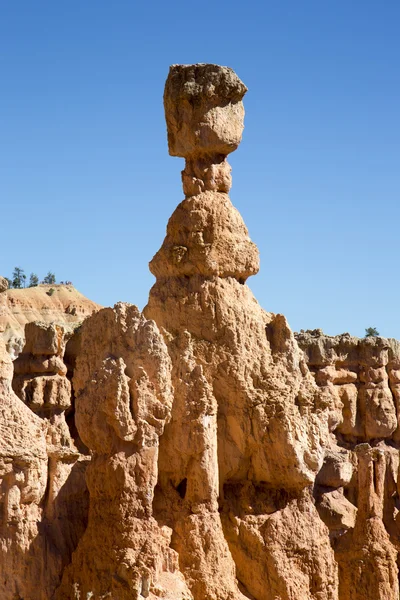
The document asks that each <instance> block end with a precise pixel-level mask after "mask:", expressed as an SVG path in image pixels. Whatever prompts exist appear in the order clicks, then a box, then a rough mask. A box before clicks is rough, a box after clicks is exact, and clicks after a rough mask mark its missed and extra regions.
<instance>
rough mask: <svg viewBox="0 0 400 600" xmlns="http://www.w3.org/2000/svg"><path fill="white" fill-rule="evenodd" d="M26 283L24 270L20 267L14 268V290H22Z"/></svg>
mask: <svg viewBox="0 0 400 600" xmlns="http://www.w3.org/2000/svg"><path fill="white" fill-rule="evenodd" d="M25 282H26V275H25V273H24V270H23V269H21V268H20V267H14V271H13V274H12V286H13V288H16V289H17V290H20V289H21V288H23V287H25Z"/></svg>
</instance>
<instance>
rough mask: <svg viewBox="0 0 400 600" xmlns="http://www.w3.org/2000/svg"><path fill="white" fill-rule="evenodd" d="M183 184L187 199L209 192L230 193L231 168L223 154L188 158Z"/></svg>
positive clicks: (183, 174)
mask: <svg viewBox="0 0 400 600" xmlns="http://www.w3.org/2000/svg"><path fill="white" fill-rule="evenodd" d="M182 184H183V191H184V193H185V196H186V198H190V197H191V196H197V195H198V194H201V193H202V192H208V191H210V192H225V193H228V192H229V190H230V189H231V186H232V177H231V166H230V164H229V163H228V161H227V160H226V156H225V155H223V154H214V155H201V156H195V157H192V158H187V159H186V164H185V169H184V170H183V171H182Z"/></svg>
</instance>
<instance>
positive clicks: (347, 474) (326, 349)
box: [296, 329, 400, 600]
mask: <svg viewBox="0 0 400 600" xmlns="http://www.w3.org/2000/svg"><path fill="white" fill-rule="evenodd" d="M296 338H297V341H298V343H299V345H300V347H301V348H302V349H303V351H304V353H305V356H306V360H307V364H308V367H309V368H310V371H311V372H312V374H313V376H314V378H315V381H316V382H317V384H318V386H319V387H320V389H321V390H322V391H323V392H324V393H325V394H327V395H329V396H331V397H332V398H335V402H336V404H337V407H338V408H339V409H340V411H341V417H340V420H339V422H338V425H337V427H336V429H335V432H334V434H335V441H336V444H337V445H338V447H340V454H339V453H337V452H336V453H334V454H327V455H326V458H325V462H324V466H323V469H322V470H321V471H320V473H319V475H318V477H317V480H316V485H315V497H316V502H317V508H318V511H319V514H320V516H321V518H322V520H323V521H324V522H325V523H326V524H327V525H328V527H329V529H330V532H331V539H332V545H333V547H334V549H335V559H336V561H337V562H338V565H339V582H340V587H339V598H340V600H348V599H349V600H364V599H368V600H369V599H370V598H371V600H372V598H378V599H379V600H381V599H382V600H383V599H384V598H385V599H390V600H397V599H398V598H399V587H398V566H397V565H398V558H397V556H398V550H399V548H400V545H399V543H400V520H399V518H398V513H399V508H400V497H399V490H400V481H399V478H398V471H399V450H398V443H399V427H398V414H399V398H400V395H399V383H400V377H399V374H400V370H399V369H400V344H399V342H397V341H396V340H386V339H384V338H379V337H378V338H374V337H369V338H364V339H362V340H360V339H357V338H354V337H351V336H350V335H349V334H343V335H341V336H336V337H331V336H326V335H324V334H323V333H322V331H321V330H319V329H317V330H314V331H307V332H301V333H300V334H297V335H296Z"/></svg>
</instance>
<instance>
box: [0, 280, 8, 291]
mask: <svg viewBox="0 0 400 600" xmlns="http://www.w3.org/2000/svg"><path fill="white" fill-rule="evenodd" d="M7 289H8V281H7V279H6V278H5V277H1V276H0V294H1V292H5V291H6V290H7Z"/></svg>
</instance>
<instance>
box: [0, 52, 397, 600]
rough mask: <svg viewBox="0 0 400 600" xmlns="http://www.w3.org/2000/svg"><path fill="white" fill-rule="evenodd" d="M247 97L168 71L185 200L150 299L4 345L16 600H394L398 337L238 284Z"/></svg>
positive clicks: (4, 456)
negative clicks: (336, 324)
mask: <svg viewBox="0 0 400 600" xmlns="http://www.w3.org/2000/svg"><path fill="white" fill-rule="evenodd" d="M245 92H246V87H245V86H244V84H243V83H242V82H241V81H240V80H239V78H238V77H237V76H236V74H235V73H234V72H233V71H232V70H231V69H228V68H226V67H219V66H217V65H203V64H201V65H174V66H172V67H171V69H170V74H169V76H168V80H167V83H166V88H165V94H164V104H165V111H166V121H167V128H168V144H169V150H170V153H171V154H172V155H173V156H182V157H184V158H185V160H186V164H185V169H184V171H183V173H182V182H183V189H184V194H185V199H184V200H183V201H182V202H181V203H180V204H179V206H178V207H177V208H176V210H175V211H174V213H173V215H172V217H171V218H170V221H169V223H168V227H167V233H166V237H165V240H164V242H163V244H162V246H161V248H160V250H159V251H158V252H157V253H156V255H155V256H154V258H153V260H152V261H151V263H150V269H151V271H152V273H153V274H154V275H155V277H156V282H155V284H154V286H153V288H152V289H151V291H150V296H149V301H148V304H147V306H146V307H145V309H144V310H143V313H141V312H140V311H139V310H138V309H137V308H136V307H135V306H133V305H129V304H123V303H118V304H117V305H116V306H115V307H114V308H113V309H111V308H106V309H103V310H100V311H98V312H96V314H94V315H92V316H90V317H89V318H87V319H86V320H85V322H84V323H83V325H82V326H81V328H80V329H78V330H76V331H74V332H72V331H70V330H69V329H68V327H65V326H64V325H63V324H60V323H59V324H56V323H43V322H40V321H39V322H35V323H31V324H28V325H26V327H25V334H24V339H25V342H24V348H23V350H22V353H20V354H19V356H18V358H17V359H16V360H15V362H14V366H13V365H12V363H11V359H10V356H9V354H8V353H7V352H6V350H5V346H4V343H3V342H2V341H1V339H0V433H1V438H0V506H1V508H2V513H1V514H2V518H1V521H0V551H1V553H2V560H1V561H0V597H1V598H2V600H3V598H4V600H16V598H18V600H20V599H21V598H23V599H24V600H90V599H92V600H105V599H107V598H110V599H111V600H141V599H142V598H149V599H150V600H156V599H158V598H164V599H165V600H246V599H249V598H250V599H253V600H398V598H399V589H398V567H397V564H398V550H399V548H400V529H399V527H400V517H399V509H400V495H399V492H400V480H399V477H398V472H399V444H400V433H399V431H400V428H399V425H398V415H399V414H400V413H399V410H400V406H399V402H400V343H398V342H395V341H394V340H384V339H382V338H377V339H366V340H358V339H356V338H352V337H350V336H349V335H343V336H338V337H334V338H332V337H329V336H324V335H323V334H322V332H321V331H320V330H317V331H314V332H301V333H300V334H297V335H296V336H295V335H294V334H293V333H292V331H291V330H290V328H289V326H288V324H287V322H286V319H285V317H283V316H282V315H274V314H271V313H267V312H265V311H264V310H263V309H262V308H261V307H260V306H259V304H258V303H257V301H256V299H255V298H254V296H253V294H252V293H251V291H250V289H249V288H248V287H247V285H246V284H245V282H246V280H247V278H248V277H250V276H251V275H254V274H256V273H257V271H258V268H259V257H258V250H257V248H256V246H255V244H253V242H252V241H251V240H250V238H249V234H248V231H247V229H246V227H245V225H244V223H243V220H242V218H241V216H240V215H239V213H238V212H237V210H236V209H235V208H234V207H233V206H232V204H231V201H230V199H229V197H228V195H227V192H228V191H229V189H230V185H231V177H230V167H229V165H228V163H227V161H226V157H227V155H228V154H229V153H230V152H232V151H233V150H235V149H236V148H237V146H238V144H239V142H240V139H241V135H242V130H243V116H244V110H243V104H242V98H243V96H244V94H245ZM0 302H1V300H0ZM88 503H89V507H88Z"/></svg>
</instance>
